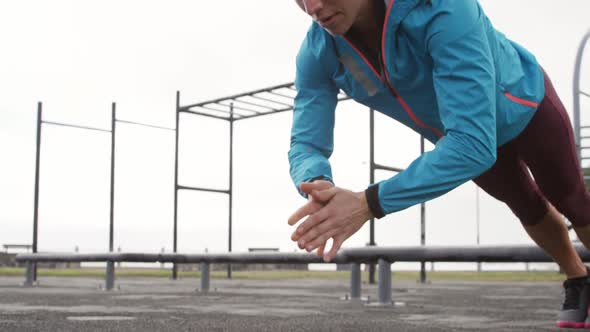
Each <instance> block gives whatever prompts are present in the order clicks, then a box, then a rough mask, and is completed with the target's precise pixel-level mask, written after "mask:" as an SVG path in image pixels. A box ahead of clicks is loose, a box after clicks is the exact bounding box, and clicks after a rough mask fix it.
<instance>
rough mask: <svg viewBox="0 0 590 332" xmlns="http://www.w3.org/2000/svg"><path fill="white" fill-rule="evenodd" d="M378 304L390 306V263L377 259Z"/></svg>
mask: <svg viewBox="0 0 590 332" xmlns="http://www.w3.org/2000/svg"><path fill="white" fill-rule="evenodd" d="M379 304H381V305H390V304H391V263H390V262H388V261H386V260H384V259H382V258H380V259H379Z"/></svg>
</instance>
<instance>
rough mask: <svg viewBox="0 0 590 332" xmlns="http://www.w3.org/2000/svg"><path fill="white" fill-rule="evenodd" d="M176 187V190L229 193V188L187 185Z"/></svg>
mask: <svg viewBox="0 0 590 332" xmlns="http://www.w3.org/2000/svg"><path fill="white" fill-rule="evenodd" d="M176 189H178V190H193V191H206V192H211V193H220V194H229V193H230V192H229V190H221V189H208V188H198V187H187V186H180V185H179V186H177V187H176Z"/></svg>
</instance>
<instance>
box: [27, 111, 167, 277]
mask: <svg viewBox="0 0 590 332" xmlns="http://www.w3.org/2000/svg"><path fill="white" fill-rule="evenodd" d="M116 107H117V106H116V103H112V104H111V129H110V130H108V129H103V128H97V127H91V126H81V125H77V124H71V123H62V122H55V121H46V120H43V103H41V102H39V103H38V104H37V144H36V145H37V146H36V161H35V194H34V195H35V196H34V212H33V214H34V215H33V245H32V249H33V253H37V249H38V225H39V183H40V168H41V160H40V155H41V136H42V135H41V129H42V125H43V124H45V125H52V126H60V127H68V128H75V129H82V130H88V131H95V132H102V133H110V134H111V173H110V217H109V251H110V252H113V250H114V217H115V216H114V205H115V189H114V188H115V138H116V135H115V133H116V123H117V122H120V123H125V124H130V125H136V126H143V127H148V128H154V129H162V130H167V131H176V129H173V128H167V127H162V126H156V125H151V124H145V123H140V122H134V121H128V120H119V119H117V117H116ZM107 273H109V274H114V264H113V262H108V263H107ZM33 278H34V280H36V279H37V267H36V265H34V266H33ZM108 287H109V285H107V288H108Z"/></svg>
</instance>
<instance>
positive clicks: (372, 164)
mask: <svg viewBox="0 0 590 332" xmlns="http://www.w3.org/2000/svg"><path fill="white" fill-rule="evenodd" d="M369 114H370V116H369V131H370V133H369V137H370V140H369V141H370V142H369V154H370V157H369V159H370V162H369V183H370V184H373V183H375V111H374V110H373V109H371V110H370V112H369ZM369 225H370V233H369V246H374V245H375V218H371V220H370V221H369ZM369 284H371V285H374V284H375V264H373V263H370V264H369Z"/></svg>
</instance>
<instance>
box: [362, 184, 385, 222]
mask: <svg viewBox="0 0 590 332" xmlns="http://www.w3.org/2000/svg"><path fill="white" fill-rule="evenodd" d="M365 197H366V198H367V203H368V205H369V210H371V214H372V215H373V217H375V218H377V219H381V218H383V217H385V212H383V209H382V208H381V204H379V184H376V185H374V186H370V187H369V188H367V189H366V190H365Z"/></svg>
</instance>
